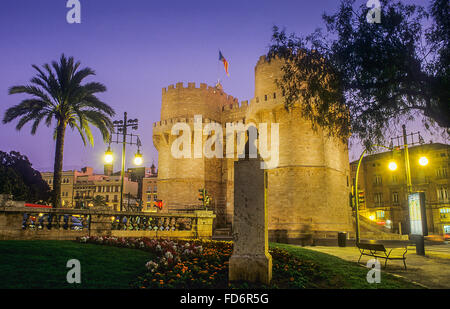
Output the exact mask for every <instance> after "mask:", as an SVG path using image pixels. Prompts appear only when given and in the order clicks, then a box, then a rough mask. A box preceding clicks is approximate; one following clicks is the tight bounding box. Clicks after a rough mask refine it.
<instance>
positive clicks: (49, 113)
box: [3, 54, 115, 208]
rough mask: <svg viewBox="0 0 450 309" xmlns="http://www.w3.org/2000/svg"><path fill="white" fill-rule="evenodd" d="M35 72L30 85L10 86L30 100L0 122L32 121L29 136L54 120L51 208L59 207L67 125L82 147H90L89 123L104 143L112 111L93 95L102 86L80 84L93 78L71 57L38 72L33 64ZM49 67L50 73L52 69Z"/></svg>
mask: <svg viewBox="0 0 450 309" xmlns="http://www.w3.org/2000/svg"><path fill="white" fill-rule="evenodd" d="M32 67H33V68H34V69H35V70H36V71H37V74H36V76H35V77H33V78H32V79H31V81H30V82H31V84H29V85H25V86H14V87H11V88H10V89H9V94H17V93H26V94H29V95H31V96H32V97H31V98H28V99H24V100H23V101H22V102H20V103H19V104H17V105H15V106H13V107H10V108H8V110H7V111H6V113H5V115H4V118H3V123H8V122H11V121H12V120H14V119H16V118H19V122H18V124H17V126H16V129H17V130H20V129H22V127H23V126H24V125H25V124H26V123H28V122H30V121H32V122H33V125H32V127H31V134H32V135H34V134H35V133H36V129H37V128H38V126H39V123H40V122H41V121H42V120H44V121H45V124H46V125H47V127H50V126H51V124H52V120H53V119H54V120H55V121H56V126H55V130H54V134H53V138H54V139H55V140H56V148H55V164H54V171H53V207H54V208H59V207H61V173H62V164H63V150H64V137H65V133H66V128H67V125H69V127H70V128H71V129H72V130H74V129H76V130H77V131H78V132H79V133H80V135H81V139H82V140H83V143H84V145H85V146H86V141H88V142H89V144H90V145H92V146H93V145H94V139H93V137H92V133H91V129H90V127H89V124H93V125H94V126H96V127H97V128H98V129H99V130H100V132H101V134H102V136H103V140H104V141H107V140H108V138H109V135H110V132H111V130H112V122H111V120H110V117H112V116H114V114H115V112H114V110H113V109H112V108H111V107H110V106H109V105H107V104H106V103H103V102H102V101H100V100H99V99H98V98H97V97H96V96H95V94H96V93H98V92H104V91H106V87H105V86H104V85H103V84H100V83H97V82H88V83H85V84H84V85H82V84H81V82H82V81H83V79H85V78H86V77H88V76H90V75H95V72H94V71H93V70H92V69H91V68H88V67H86V68H83V69H79V67H80V62H74V59H73V57H69V58H66V57H65V56H64V54H62V55H61V58H60V59H59V63H58V62H56V61H53V62H52V63H51V66H50V65H49V64H44V65H43V66H42V69H41V68H39V67H38V66H36V65H32ZM52 68H53V70H52Z"/></svg>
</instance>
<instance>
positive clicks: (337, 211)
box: [153, 56, 352, 239]
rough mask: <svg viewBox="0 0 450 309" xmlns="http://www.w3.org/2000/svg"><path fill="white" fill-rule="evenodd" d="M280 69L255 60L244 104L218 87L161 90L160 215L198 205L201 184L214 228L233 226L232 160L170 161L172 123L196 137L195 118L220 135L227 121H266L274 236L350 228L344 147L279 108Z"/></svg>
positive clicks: (156, 131) (156, 134) (156, 129)
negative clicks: (274, 131)
mask: <svg viewBox="0 0 450 309" xmlns="http://www.w3.org/2000/svg"><path fill="white" fill-rule="evenodd" d="M281 66H282V61H281V60H279V59H273V60H271V61H268V60H267V59H266V58H265V57H264V56H262V57H260V59H259V61H258V63H257V64H256V67H255V95H254V98H253V99H251V100H250V103H248V101H243V102H241V104H239V103H238V101H237V99H235V98H233V97H231V96H229V95H226V94H225V93H224V92H223V90H222V88H221V87H220V85H216V87H211V86H207V85H206V84H200V88H196V87H195V84H194V83H188V86H187V87H184V85H183V83H178V84H176V86H175V87H174V86H173V85H171V86H169V87H168V88H167V89H166V88H163V90H162V108H161V121H159V122H157V123H154V124H153V142H154V145H155V147H156V148H157V150H158V152H159V159H158V160H159V162H158V168H159V173H158V198H160V199H162V200H163V201H164V203H165V205H166V207H165V210H166V211H167V210H168V211H171V210H172V209H178V208H189V207H190V206H192V205H200V203H201V202H200V201H198V189H200V188H203V187H204V188H206V190H207V191H208V192H209V193H210V195H211V196H212V197H213V205H212V206H213V208H214V209H215V211H216V214H217V221H218V223H219V224H221V223H231V222H232V215H233V205H234V201H233V198H234V197H233V196H234V183H233V178H234V173H233V165H234V161H236V160H237V156H236V155H235V156H234V158H227V157H226V156H225V154H224V158H212V159H208V158H205V157H203V158H188V159H184V158H183V159H175V158H174V157H173V156H172V155H171V144H172V142H173V141H174V140H175V139H176V138H177V136H173V135H171V128H172V126H173V125H174V124H175V123H177V122H186V123H187V124H188V125H189V126H190V128H191V129H192V132H194V131H193V124H194V115H202V119H203V122H204V124H206V123H210V122H216V123H219V124H220V125H222V128H223V132H224V133H225V132H226V129H225V128H226V124H227V123H243V124H250V123H254V124H256V125H257V126H258V125H259V124H261V123H267V125H268V128H269V130H270V128H271V125H270V124H271V123H278V124H279V164H278V166H277V167H276V168H273V169H270V170H268V212H269V236H270V237H271V238H272V239H274V238H280V237H281V238H284V237H286V238H290V239H293V238H299V237H303V236H302V235H304V234H314V235H316V237H322V236H323V235H324V234H327V233H335V232H336V231H351V230H352V225H351V211H350V207H349V190H350V187H349V161H348V148H347V144H346V143H344V142H342V141H341V140H338V139H335V138H330V137H328V135H327V132H326V131H325V130H322V129H320V128H319V129H317V130H316V131H314V130H313V129H312V127H311V123H310V122H309V121H307V120H305V119H304V118H302V117H301V115H300V114H299V111H298V110H297V109H295V108H294V109H293V110H292V111H290V112H287V111H286V110H285V108H284V103H283V101H284V98H283V94H282V93H281V91H280V90H279V89H278V88H277V86H276V83H275V80H276V79H277V78H280V77H281V74H282V72H281ZM192 135H194V134H192ZM192 139H193V136H192ZM206 139H207V136H203V141H205V140H206ZM223 143H224V145H225V140H224V141H223ZM268 145H269V147H270V145H271V143H270V134H269V143H268ZM191 147H192V149H193V146H192V145H191ZM224 149H225V146H224ZM224 151H225V150H224ZM333 236H334V237H335V234H333Z"/></svg>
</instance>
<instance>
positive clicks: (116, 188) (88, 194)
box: [41, 167, 139, 210]
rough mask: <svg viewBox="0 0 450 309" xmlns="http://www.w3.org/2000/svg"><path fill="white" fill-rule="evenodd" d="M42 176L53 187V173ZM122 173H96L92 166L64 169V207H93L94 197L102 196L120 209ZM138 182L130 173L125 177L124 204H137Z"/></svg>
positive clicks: (62, 191)
mask: <svg viewBox="0 0 450 309" xmlns="http://www.w3.org/2000/svg"><path fill="white" fill-rule="evenodd" d="M41 175H42V178H43V179H44V180H45V181H46V182H47V183H48V184H49V186H50V189H53V183H52V182H53V173H52V172H42V173H41ZM120 187H121V182H120V175H119V176H117V175H111V176H106V175H101V174H94V170H93V168H92V167H84V168H82V169H81V171H76V170H74V171H63V172H62V180H61V200H62V205H63V208H87V207H92V206H94V205H93V201H92V200H93V198H94V197H96V196H101V197H103V198H104V201H105V202H106V206H107V207H109V208H111V209H114V210H119V209H120ZM138 200H139V199H138V182H136V181H132V180H131V179H130V177H128V175H126V176H125V177H124V204H125V205H128V204H130V203H133V205H134V204H136V203H137V201H138Z"/></svg>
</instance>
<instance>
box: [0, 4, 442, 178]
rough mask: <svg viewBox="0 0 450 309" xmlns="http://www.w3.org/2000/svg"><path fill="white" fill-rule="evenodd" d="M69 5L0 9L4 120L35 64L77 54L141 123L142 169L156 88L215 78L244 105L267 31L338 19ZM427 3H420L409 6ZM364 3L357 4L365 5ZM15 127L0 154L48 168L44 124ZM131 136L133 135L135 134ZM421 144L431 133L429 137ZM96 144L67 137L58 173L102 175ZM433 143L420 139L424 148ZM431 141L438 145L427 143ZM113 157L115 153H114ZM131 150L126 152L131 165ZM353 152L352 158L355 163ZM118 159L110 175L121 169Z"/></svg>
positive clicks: (257, 8) (192, 7)
mask: <svg viewBox="0 0 450 309" xmlns="http://www.w3.org/2000/svg"><path fill="white" fill-rule="evenodd" d="M66 2H67V1H66V0H45V1H44V0H40V1H36V0H5V1H2V3H1V8H0V38H1V44H0V68H1V74H0V115H1V118H3V114H4V112H5V110H6V109H7V108H8V107H10V106H12V105H14V104H18V103H19V102H20V100H21V99H22V98H24V96H20V95H12V96H10V95H8V94H7V91H8V88H9V87H11V86H13V85H20V84H25V83H28V81H29V80H30V78H31V77H32V76H33V75H34V74H35V72H34V70H33V69H32V67H31V65H32V64H36V65H42V64H44V63H48V62H51V61H53V60H57V59H58V58H59V57H60V55H61V54H62V53H65V54H66V55H68V56H74V57H75V59H76V60H78V61H81V65H82V67H84V66H89V67H91V68H93V69H94V70H95V71H96V74H97V75H96V76H94V77H93V78H90V79H89V80H92V81H93V80H95V81H98V82H101V83H103V84H105V85H106V86H107V88H108V91H107V92H106V93H103V94H100V95H99V97H100V98H101V99H102V100H103V101H105V102H106V103H108V104H110V105H111V106H112V107H113V108H114V109H115V111H116V117H115V119H121V118H122V117H123V112H124V111H127V112H128V115H129V118H139V122H140V127H139V130H138V131H137V133H138V134H140V136H141V140H142V142H143V148H142V152H143V154H144V159H145V162H144V163H145V165H146V166H150V165H151V164H152V162H153V161H154V162H155V164H156V163H157V156H158V154H157V151H156V149H155V148H154V147H153V143H152V123H153V122H155V121H158V120H159V118H160V105H161V89H162V88H163V87H166V86H167V85H170V84H174V83H177V82H184V83H187V82H195V83H196V84H199V83H200V82H206V83H207V84H209V85H214V84H215V83H216V81H217V79H218V78H220V79H221V82H222V85H223V87H224V90H225V92H227V93H228V94H231V95H233V96H234V97H237V98H238V99H239V100H240V101H241V100H250V99H251V98H252V97H253V92H254V66H255V64H256V62H257V60H258V57H259V56H260V55H263V54H265V53H266V52H267V47H268V45H269V43H270V37H271V33H272V26H273V25H278V26H280V27H286V28H287V31H288V32H296V33H297V34H303V35H306V34H308V33H310V32H312V31H313V30H314V29H315V28H317V27H323V23H322V20H321V15H322V13H323V12H325V11H326V12H328V13H331V12H334V11H336V8H337V7H338V1H336V0H319V1H309V0H308V1H301V0H295V1H262V0H259V1H212V0H209V1H196V0H195V1H178V0H177V1H149V0H133V1H125V0H122V1H119V0H114V1H108V0H80V2H81V24H69V23H67V21H66V14H67V12H68V10H69V9H68V8H66ZM408 2H415V3H417V4H426V3H427V2H425V1H419V0H417V1H408ZM363 3H365V1H363V0H361V1H357V4H363ZM219 49H220V50H221V51H222V53H223V54H224V56H225V57H226V58H227V60H228V61H229V63H230V77H229V78H228V77H226V75H225V74H224V72H223V67H222V65H221V63H220V62H219V61H218V50H219ZM16 124H17V121H16V122H14V123H10V124H6V125H4V124H0V141H1V142H0V150H2V151H10V150H17V151H20V152H21V153H22V154H25V155H27V156H28V158H29V159H30V161H31V162H32V163H33V166H34V168H36V169H39V170H43V171H46V170H49V171H51V170H52V169H53V159H54V141H53V139H52V129H50V128H47V127H46V126H45V125H43V124H41V127H40V128H39V129H38V131H37V133H36V135H35V136H31V135H30V130H31V125H27V126H26V127H24V128H23V129H22V130H21V131H16V130H15V125H16ZM135 132H136V131H135ZM425 136H427V135H425ZM94 137H95V146H94V147H90V146H87V147H84V146H83V144H82V141H81V138H80V137H79V135H78V133H77V132H74V131H71V130H68V131H67V134H66V141H65V149H64V169H65V170H67V169H74V168H77V169H78V168H80V167H82V166H93V167H94V169H95V171H96V172H99V173H100V172H102V171H103V168H102V164H103V163H102V156H103V154H104V151H105V150H106V146H105V144H104V143H103V141H102V139H101V137H100V134H99V133H98V131H97V130H96V129H94ZM428 139H429V138H426V141H428ZM433 140H436V141H437V140H438V138H437V137H433ZM113 150H114V151H115V152H116V153H117V154H119V153H120V151H121V148H120V146H119V145H113ZM135 151H136V148H135V147H134V146H133V147H129V148H128V151H127V165H128V166H129V167H132V166H133V165H132V164H131V158H132V156H133V154H134V152H135ZM357 152H358V151H357V149H355V148H353V149H352V152H351V156H350V159H351V160H353V159H355V158H356V155H357ZM119 164H120V163H119V160H117V161H116V163H115V170H118V169H119V168H120V165H119Z"/></svg>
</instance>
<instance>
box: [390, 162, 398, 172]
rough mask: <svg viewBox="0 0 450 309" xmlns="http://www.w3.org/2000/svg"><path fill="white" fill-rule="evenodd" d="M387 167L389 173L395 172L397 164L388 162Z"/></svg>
mask: <svg viewBox="0 0 450 309" xmlns="http://www.w3.org/2000/svg"><path fill="white" fill-rule="evenodd" d="M388 167H389V169H390V170H391V171H395V170H396V169H397V163H395V162H394V161H392V162H389V165H388Z"/></svg>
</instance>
